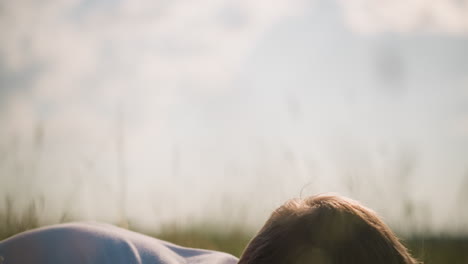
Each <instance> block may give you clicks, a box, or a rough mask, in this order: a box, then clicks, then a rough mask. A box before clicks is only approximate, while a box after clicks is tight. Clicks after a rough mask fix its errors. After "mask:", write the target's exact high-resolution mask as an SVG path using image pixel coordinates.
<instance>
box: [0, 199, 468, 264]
mask: <svg viewBox="0 0 468 264" xmlns="http://www.w3.org/2000/svg"><path fill="white" fill-rule="evenodd" d="M6 205H7V206H6V207H5V208H4V210H2V211H0V240H3V239H5V238H7V237H9V236H12V235H14V234H16V233H19V232H22V231H25V230H28V229H32V228H36V227H38V226H39V223H38V221H37V217H36V213H37V207H36V206H35V204H34V203H32V204H31V206H30V207H29V210H27V211H26V213H25V214H23V217H21V218H19V219H17V218H14V217H12V214H11V212H12V209H13V208H12V207H11V205H12V202H11V200H7V201H6ZM63 220H64V221H66V215H64V216H63ZM129 229H132V230H134V228H132V226H131V225H130V228H129ZM135 231H139V230H135ZM254 233H255V232H254V231H253V230H246V229H244V228H242V227H241V226H234V227H232V226H231V227H229V228H226V227H223V226H221V225H220V224H219V223H215V224H213V223H201V224H193V225H192V226H182V227H181V226H176V225H167V226H164V227H163V228H161V231H160V232H159V233H155V234H148V235H150V236H153V237H157V238H159V239H163V240H167V241H170V242H173V243H175V244H178V245H182V246H186V247H194V248H205V249H212V250H218V251H223V252H227V253H230V254H232V255H234V256H237V257H239V256H240V255H241V254H242V251H243V249H244V248H245V246H246V245H247V244H248V242H249V240H250V239H251V237H252V236H253V235H254ZM403 242H404V244H405V245H406V246H408V247H409V248H410V250H411V252H413V255H414V256H416V257H417V258H418V259H419V260H421V261H423V262H424V263H426V264H467V263H468V238H467V237H458V238H454V237H444V236H438V237H437V236H432V237H410V238H407V239H405V240H404V241H403Z"/></svg>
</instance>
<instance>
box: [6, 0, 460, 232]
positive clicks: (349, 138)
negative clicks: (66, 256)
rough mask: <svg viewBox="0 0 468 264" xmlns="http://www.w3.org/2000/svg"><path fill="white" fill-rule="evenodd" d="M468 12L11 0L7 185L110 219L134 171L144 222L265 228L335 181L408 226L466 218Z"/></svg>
mask: <svg viewBox="0 0 468 264" xmlns="http://www.w3.org/2000/svg"><path fill="white" fill-rule="evenodd" d="M467 17H468V2H467V1H447V0H437V1H436V0H432V1H430V0H427V1H416V0H415V1H408V0H406V1H403V0H401V1H395V0H394V1H383V0H380V1H375V0H354V1H351V0H347V1H325V0H323V1H290V0H278V1H266V0H265V1H263V0H259V1H251V0H250V1H249V0H245V1H214V0H204V1H196V2H190V1H150V0H142V1H129V0H128V1H127V0H121V1H117V0H116V1H112V0H100V1H88V0H84V1H78V0H75V1H62V2H61V1H41V2H37V1H8V2H4V3H1V4H0V32H2V35H1V41H0V193H3V194H4V195H10V196H12V197H14V200H15V203H16V208H17V209H18V211H20V210H22V208H24V206H25V205H26V204H27V203H28V202H29V201H30V200H31V199H36V200H37V199H39V197H43V199H44V201H45V202H44V206H43V208H42V212H41V214H42V215H41V221H42V222H43V223H51V222H56V221H58V220H59V219H60V217H61V214H62V213H63V212H64V211H67V212H68V214H70V215H72V217H73V218H74V219H97V220H103V221H115V219H117V217H118V210H117V206H116V203H117V202H118V201H119V199H118V197H119V193H120V187H119V185H120V182H119V180H118V179H119V178H118V175H119V173H124V175H126V177H127V183H128V184H127V185H126V190H127V193H128V194H127V195H128V197H127V207H126V210H127V212H128V214H129V216H130V220H131V221H132V222H135V223H136V224H138V225H141V226H142V227H144V228H150V227H157V226H158V225H159V224H162V223H168V222H172V221H179V222H183V223H186V222H193V221H198V220H203V219H207V218H212V219H222V220H226V221H247V222H249V223H252V225H258V224H259V223H260V222H261V221H263V219H264V218H265V217H266V216H267V215H268V214H269V212H270V211H271V210H272V209H273V208H275V207H276V206H277V205H279V204H280V203H281V202H283V201H284V200H285V199H287V198H292V197H297V196H299V195H301V194H302V195H309V194H314V193H317V192H328V191H333V192H339V193H342V194H346V195H350V196H351V197H354V198H356V199H358V200H361V201H363V202H364V203H366V204H368V205H370V206H371V207H373V208H375V209H376V210H377V211H378V212H379V213H380V214H382V215H383V216H384V217H385V218H386V219H388V221H389V222H390V223H392V225H393V226H396V227H397V228H401V229H405V228H406V229H412V230H416V231H422V230H426V229H430V230H432V231H434V232H439V231H450V232H460V231H462V230H464V232H468V213H467V212H466V210H460V209H461V208H462V206H463V205H464V203H466V202H468V195H467V193H468V178H467V177H468V52H467V51H468V50H467V49H468V48H467V47H468V19H467ZM119 144H122V145H121V146H120V145H119ZM119 146H120V147H119ZM119 148H120V150H121V152H120V153H121V154H122V156H121V157H120V158H121V162H119ZM441 197H443V199H441ZM1 206H3V205H1Z"/></svg>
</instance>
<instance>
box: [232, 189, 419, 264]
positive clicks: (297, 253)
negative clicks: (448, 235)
mask: <svg viewBox="0 0 468 264" xmlns="http://www.w3.org/2000/svg"><path fill="white" fill-rule="evenodd" d="M289 263H291V264H341V263H343V264H344V263H346V264H353V263H356V264H367V263H369V264H377V263H379V264H415V263H418V262H417V261H416V260H414V259H413V258H412V257H411V255H410V254H409V253H408V250H407V249H406V248H405V247H404V246H403V245H402V244H401V243H400V241H399V240H398V238H397V237H396V236H395V235H394V234H393V232H392V231H391V230H390V228H388V226H387V225H386V224H385V223H384V222H383V221H382V220H380V218H379V217H378V216H377V214H376V213H375V212H373V211H372V210H370V209H368V208H366V207H364V206H362V205H360V204H359V203H358V202H356V201H353V200H350V199H347V198H344V197H340V196H325V195H319V196H312V197H309V198H307V199H293V200H290V201H287V202H286V203H285V204H284V205H282V206H281V207H279V208H278V209H276V210H275V211H274V212H273V213H272V215H271V217H270V219H268V220H267V222H266V223H265V225H264V226H263V228H262V229H261V230H260V231H259V233H258V234H257V235H256V236H255V237H254V238H253V239H252V241H251V242H250V243H249V245H248V246H247V248H246V249H245V251H244V253H243V255H242V257H241V259H240V261H239V264H289Z"/></svg>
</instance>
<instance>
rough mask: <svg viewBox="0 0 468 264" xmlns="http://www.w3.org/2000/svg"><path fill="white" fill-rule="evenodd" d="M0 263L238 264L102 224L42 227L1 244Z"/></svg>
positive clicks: (229, 258)
mask: <svg viewBox="0 0 468 264" xmlns="http://www.w3.org/2000/svg"><path fill="white" fill-rule="evenodd" d="M0 256H1V257H0V264H61V263H64V264H75V263H76V264H87V263H93V264H94V263H98V264H120V263H121V264H133V263H135V264H236V263H237V261H238V259H237V258H235V257H234V256H232V255H229V254H226V253H222V252H217V251H211V250H202V249H193V248H185V247H181V246H177V245H175V244H172V243H169V242H166V241H163V240H159V239H156V238H153V237H149V236H145V235H143V234H140V233H136V232H132V231H129V230H126V229H122V228H118V227H115V226H112V225H109V224H101V223H69V224H60V225H53V226H49V227H43V228H38V229H35V230H30V231H27V232H23V233H20V234H18V235H15V236H13V237H10V238H8V239H6V240H3V241H1V242H0Z"/></svg>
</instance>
